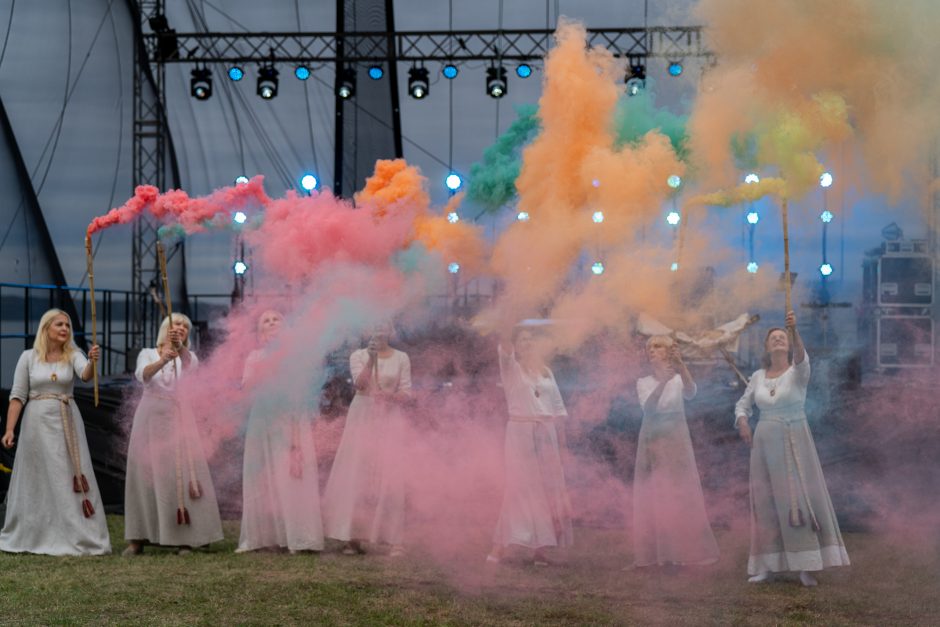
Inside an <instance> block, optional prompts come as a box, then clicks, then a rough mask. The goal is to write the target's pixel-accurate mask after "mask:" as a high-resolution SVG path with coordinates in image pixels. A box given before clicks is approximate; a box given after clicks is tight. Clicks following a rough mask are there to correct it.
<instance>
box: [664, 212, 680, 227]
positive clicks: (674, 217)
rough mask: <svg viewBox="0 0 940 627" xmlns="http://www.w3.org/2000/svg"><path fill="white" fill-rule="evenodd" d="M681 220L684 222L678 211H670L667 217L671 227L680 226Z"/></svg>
mask: <svg viewBox="0 0 940 627" xmlns="http://www.w3.org/2000/svg"><path fill="white" fill-rule="evenodd" d="M680 220H682V216H680V215H679V212H678V211H670V212H669V213H668V214H667V215H666V222H668V223H669V224H670V226H676V225H677V224H679V221H680Z"/></svg>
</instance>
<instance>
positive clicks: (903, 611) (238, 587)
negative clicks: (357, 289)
mask: <svg viewBox="0 0 940 627" xmlns="http://www.w3.org/2000/svg"><path fill="white" fill-rule="evenodd" d="M109 523H110V525H111V537H112V538H114V539H115V544H114V549H115V555H112V556H109V557H86V558H56V557H47V556H38V555H10V554H0V623H2V624H4V625H11V624H12V625H18V624H21V625H33V624H55V625H75V624H148V625H178V624H205V625H210V624H211V625H215V624H225V625H273V624H335V625H343V624H358V625H381V624H408V625H422V624H453V625H469V624H472V625H546V624H572V625H588V624H643V625H649V624H651V625H659V624H662V625H703V624H723V625H724V624H730V625H802V624H806V623H813V624H823V625H859V624H864V625H929V624H937V623H938V621H940V601H938V598H937V597H938V584H937V580H938V575H940V557H938V555H937V551H936V548H937V547H936V546H931V547H929V549H928V548H927V547H921V548H919V549H918V548H912V547H906V548H900V547H899V546H898V545H896V544H889V543H887V542H885V541H880V540H878V539H877V538H876V537H874V536H871V535H865V534H847V535H846V542H847V545H848V549H849V555H850V557H851V558H852V560H853V564H854V565H853V566H852V567H850V568H848V569H836V570H832V571H827V572H825V573H822V574H821V575H820V576H819V579H820V586H819V587H818V588H815V589H804V588H802V587H800V586H799V585H798V584H797V583H795V582H781V583H775V584H771V585H760V586H755V585H748V584H747V583H745V574H744V564H745V562H746V558H747V541H746V538H745V537H741V536H740V535H733V534H731V533H723V534H720V535H719V543H720V545H721V548H722V560H721V562H720V563H719V564H718V565H717V566H714V567H710V568H707V569H705V568H703V569H698V570H694V571H689V572H680V573H667V572H661V571H658V570H654V571H650V572H648V571H646V570H642V571H630V572H623V571H621V568H622V566H623V565H625V564H627V563H628V562H629V559H630V555H629V538H627V537H625V536H624V535H623V533H622V532H617V531H609V530H593V529H576V542H578V543H579V544H578V546H576V547H575V549H574V550H572V551H571V553H570V554H569V556H568V560H567V562H568V563H567V564H566V565H564V566H552V567H549V568H545V569H536V568H535V567H533V566H529V565H527V564H526V563H525V562H524V561H523V560H522V559H521V556H520V559H519V560H518V561H513V562H511V563H508V564H504V565H501V566H498V567H495V568H494V567H487V566H485V565H484V564H483V556H484V555H485V552H486V549H487V548H488V547H487V546H486V545H485V543H481V544H480V546H479V547H473V548H469V549H466V550H465V551H464V552H461V551H459V550H456V551H451V552H450V553H448V554H447V556H443V555H436V556H435V555H432V554H430V553H424V552H421V550H420V549H418V548H415V549H414V550H413V552H412V553H411V554H410V555H409V556H407V557H405V558H403V559H395V560H393V559H391V558H388V557H385V556H382V555H366V556H362V557H347V556H343V555H340V554H339V553H337V552H336V551H335V550H328V551H326V552H324V553H323V554H321V555H311V554H306V555H286V554H270V553H253V554H242V555H235V554H234V553H233V550H234V548H235V538H237V524H234V523H226V540H225V541H224V542H221V543H219V544H217V545H214V546H212V547H211V549H209V550H205V551H196V552H194V553H193V554H192V555H188V556H177V555H175V554H174V553H173V552H172V551H169V550H164V549H153V548H148V549H147V552H146V554H145V555H143V556H140V557H136V558H122V557H120V551H121V550H122V549H123V548H124V546H125V544H124V542H123V541H121V540H119V539H120V538H122V537H123V529H122V525H123V519H122V518H121V517H116V516H112V517H109ZM480 539H481V540H483V539H485V536H484V535H481V536H480ZM330 548H331V549H332V548H335V547H330Z"/></svg>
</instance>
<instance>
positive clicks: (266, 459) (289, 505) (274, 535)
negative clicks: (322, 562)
mask: <svg viewBox="0 0 940 627" xmlns="http://www.w3.org/2000/svg"><path fill="white" fill-rule="evenodd" d="M283 323H284V317H283V316H282V315H281V313H280V312H278V311H273V310H269V311H265V312H264V313H262V314H261V316H260V317H259V319H258V336H259V339H260V341H261V344H262V345H263V346H265V345H266V346H267V347H270V345H271V342H272V340H273V339H274V337H275V336H276V335H277V333H278V331H279V330H280V328H281V325H282V324H283ZM268 357H269V351H268V350H266V349H265V348H259V349H257V350H254V351H252V352H251V353H250V354H249V355H248V358H247V360H246V361H245V368H244V374H243V378H242V385H244V386H249V387H250V386H252V385H253V384H254V385H255V387H254V389H253V390H252V392H251V394H252V397H253V401H252V406H251V412H250V413H249V415H248V428H247V431H246V433H245V459H244V465H243V471H242V524H241V534H240V536H239V540H238V549H236V552H238V553H243V552H246V551H254V550H257V549H264V548H272V547H279V548H286V549H288V550H289V551H290V552H291V553H295V552H297V551H320V550H322V549H323V522H322V519H321V517H320V483H319V478H318V471H317V450H316V446H315V445H314V440H313V425H312V422H311V420H310V415H309V412H308V411H307V410H306V408H304V407H295V406H292V405H289V404H288V403H289V402H290V401H288V400H287V398H286V394H285V392H284V390H280V389H277V387H276V384H277V380H272V379H266V378H265V374H266V373H264V372H262V371H261V369H262V367H263V366H264V362H265V359H266V358H268ZM258 379H261V381H260V382H259V381H258Z"/></svg>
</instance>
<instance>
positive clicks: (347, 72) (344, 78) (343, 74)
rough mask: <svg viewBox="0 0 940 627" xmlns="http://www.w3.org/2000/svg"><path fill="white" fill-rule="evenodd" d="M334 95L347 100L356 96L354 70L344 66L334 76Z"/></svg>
mask: <svg viewBox="0 0 940 627" xmlns="http://www.w3.org/2000/svg"><path fill="white" fill-rule="evenodd" d="M336 95H337V96H339V97H340V98H342V99H343V100H349V99H350V98H352V97H353V96H355V95H356V69H355V68H352V67H349V66H346V67H344V68H342V69H341V70H340V71H339V74H337V76H336Z"/></svg>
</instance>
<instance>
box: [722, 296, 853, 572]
mask: <svg viewBox="0 0 940 627" xmlns="http://www.w3.org/2000/svg"><path fill="white" fill-rule="evenodd" d="M764 350H765V355H764V368H762V369H761V370H758V371H757V372H755V373H754V374H753V375H752V376H751V380H750V382H749V383H748V385H747V389H746V390H745V392H744V396H742V397H741V400H739V401H738V403H737V405H735V417H736V418H735V426H736V427H737V429H738V432H739V433H740V435H741V438H742V439H743V440H744V441H745V442H747V443H748V444H750V445H751V470H750V488H751V490H750V492H751V552H750V558H749V559H748V564H747V572H748V574H749V575H751V577H750V579H748V581H750V582H752V583H760V582H764V581H768V580H770V579H771V578H772V574H773V573H778V572H785V571H799V577H800V582H801V583H802V584H803V585H804V586H815V585H816V579H815V578H814V577H813V576H812V575H811V574H810V573H811V572H812V571H817V570H822V569H823V568H828V567H830V566H848V564H849V556H848V553H847V552H846V550H845V544H844V543H843V542H842V534H841V533H840V532H839V522H838V520H836V514H835V511H834V510H833V508H832V501H831V500H830V499H829V491H828V490H827V489H826V480H825V479H824V478H823V473H822V467H821V466H820V464H819V456H818V455H817V453H816V445H815V444H814V442H813V436H812V434H811V433H810V430H809V425H808V424H807V422H806V412H805V410H804V405H805V403H806V388H807V385H808V384H809V375H810V367H809V356H808V355H807V354H806V349H805V348H804V347H803V340H802V339H801V338H800V334H799V332H798V331H797V330H796V315H795V314H794V313H793V312H792V311H790V312H787V316H786V328H785V329H780V328H774V329H770V331H768V333H767V337H766V338H765V339H764ZM755 404H756V405H757V407H758V409H760V420H759V421H758V423H757V427H756V429H755V430H754V432H753V434H752V433H751V427H750V425H749V424H748V418H750V417H751V413H752V407H753V405H755Z"/></svg>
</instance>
